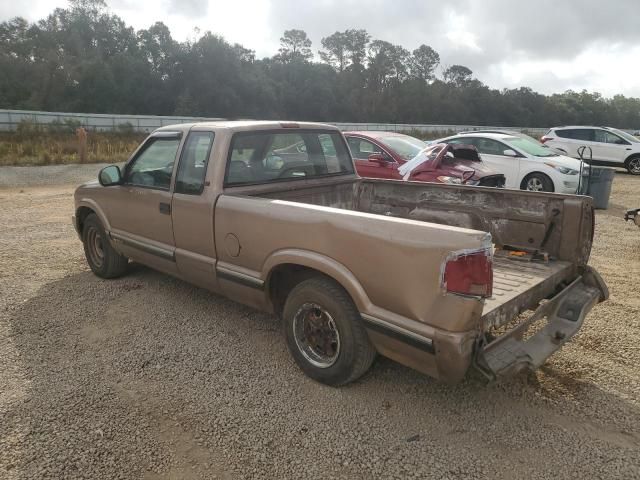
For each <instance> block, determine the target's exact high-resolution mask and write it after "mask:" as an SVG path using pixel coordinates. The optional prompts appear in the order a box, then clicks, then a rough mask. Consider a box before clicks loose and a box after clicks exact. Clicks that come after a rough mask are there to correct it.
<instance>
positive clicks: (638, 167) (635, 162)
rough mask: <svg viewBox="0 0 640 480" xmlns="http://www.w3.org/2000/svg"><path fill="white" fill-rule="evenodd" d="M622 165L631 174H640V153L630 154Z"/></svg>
mask: <svg viewBox="0 0 640 480" xmlns="http://www.w3.org/2000/svg"><path fill="white" fill-rule="evenodd" d="M624 167H625V168H626V169H627V171H628V172H629V173H630V174H631V175H640V155H632V156H630V157H629V158H627V160H626V161H625V162H624Z"/></svg>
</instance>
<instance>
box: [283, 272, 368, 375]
mask: <svg viewBox="0 0 640 480" xmlns="http://www.w3.org/2000/svg"><path fill="white" fill-rule="evenodd" d="M282 317H283V325H284V334H285V339H286V342H287V347H288V348H289V351H290V352H291V355H292V356H293V358H294V360H295V361H296V363H297V364H298V366H299V367H300V368H301V369H302V371H303V372H304V373H306V374H307V375H308V376H309V377H311V378H313V379H314V380H316V381H318V382H321V383H324V384H327V385H332V386H339V385H344V384H346V383H349V382H352V381H354V380H356V379H357V378H359V377H361V376H362V375H364V373H365V372H366V371H367V370H369V367H370V366H371V364H372V363H373V360H374V359H375V356H376V350H375V348H374V347H373V345H372V344H371V342H370V341H369V337H368V335H367V332H366V330H365V328H364V325H363V324H362V320H361V318H360V313H359V312H358V309H357V308H356V306H355V305H354V304H353V301H352V300H351V297H350V296H349V294H348V293H347V292H346V291H345V290H344V289H343V288H342V287H341V286H340V285H338V284H337V283H336V282H334V281H333V280H331V279H329V278H326V277H320V276H319V277H314V278H310V279H308V280H305V281H303V282H302V283H300V284H298V285H297V286H296V287H295V288H294V289H293V290H292V291H291V293H290V294H289V296H288V297H287V300H286V302H285V305H284V310H283V314H282Z"/></svg>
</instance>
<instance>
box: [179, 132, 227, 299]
mask: <svg viewBox="0 0 640 480" xmlns="http://www.w3.org/2000/svg"><path fill="white" fill-rule="evenodd" d="M213 140H214V133H213V132H211V131H196V130H191V131H190V132H189V135H188V137H187V139H186V141H185V144H184V147H183V148H182V153H181V154H180V161H179V163H178V171H177V174H176V181H175V186H174V193H173V198H172V202H171V215H172V218H173V236H174V239H175V246H176V250H175V258H176V264H177V267H178V271H179V272H180V274H181V276H182V277H183V278H185V279H186V280H189V281H190V282H193V283H195V284H197V285H200V286H202V287H204V288H209V289H215V287H216V283H215V279H216V273H215V259H216V253H215V240H214V232H213V229H214V227H213V220H214V219H213V216H214V207H215V198H216V195H217V192H215V191H214V189H213V188H210V187H209V185H208V184H207V181H206V175H207V167H208V165H209V157H210V156H211V150H212V146H213Z"/></svg>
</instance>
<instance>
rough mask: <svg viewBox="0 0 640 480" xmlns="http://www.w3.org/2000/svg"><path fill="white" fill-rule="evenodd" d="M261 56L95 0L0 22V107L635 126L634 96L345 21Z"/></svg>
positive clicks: (638, 119) (299, 34)
mask: <svg viewBox="0 0 640 480" xmlns="http://www.w3.org/2000/svg"><path fill="white" fill-rule="evenodd" d="M280 44H281V46H280V49H279V50H278V52H277V53H275V54H274V55H273V56H272V57H267V58H262V59H258V58H256V55H255V52H254V51H252V50H250V49H247V48H245V47H243V46H242V45H239V44H237V43H236V44H231V43H229V42H227V41H225V39H224V38H222V37H221V36H219V35H215V34H213V33H211V32H206V33H204V34H203V35H201V36H200V38H198V39H195V40H188V41H184V42H180V41H176V40H175V39H174V38H173V37H172V36H171V32H170V30H169V28H168V27H167V26H166V25H165V24H164V23H162V22H157V23H155V24H154V25H152V26H151V27H149V28H148V29H144V30H139V31H135V30H134V29H133V28H132V27H130V26H128V25H127V24H126V23H125V22H124V21H123V20H122V19H121V18H120V17H118V16H116V15H113V14H111V13H110V12H109V10H108V9H107V5H106V3H105V2H104V1H103V0H71V1H70V2H69V7H68V8H57V9H55V10H54V11H53V12H52V13H51V14H50V15H48V16H47V17H46V18H44V19H42V20H40V21H38V22H35V23H29V22H28V21H27V20H25V19H24V18H20V17H18V18H14V19H11V20H8V21H4V22H2V23H1V24H0V108H12V109H27V110H45V111H66V112H90V113H121V114H145V115H188V116H209V117H225V118H231V119H234V118H260V119H297V120H316V121H343V122H390V123H438V124H475V125H495V126H498V125H505V126H530V127H545V126H552V125H563V124H594V125H611V126H617V127H621V128H639V127H640V99H638V98H629V97H625V96H623V95H616V96H614V97H613V98H604V97H602V96H601V95H600V94H598V93H591V92H587V91H582V92H575V91H570V90H569V91H566V92H564V93H558V94H553V95H542V94H540V93H537V92H534V91H533V90H532V89H530V88H527V87H521V88H515V89H502V90H498V89H493V88H490V87H489V86H487V85H484V84H483V83H482V82H481V81H479V80H478V79H476V78H474V76H473V72H472V71H471V70H470V69H469V68H467V67H465V66H464V65H446V64H445V63H443V62H442V61H441V59H440V55H439V54H438V52H436V51H435V50H434V49H433V48H431V47H430V46H428V45H421V46H419V47H418V48H416V49H415V50H413V51H409V50H407V49H405V48H404V47H402V46H400V45H394V44H392V43H390V42H387V41H384V40H377V39H374V38H372V36H371V35H370V34H369V33H368V32H367V31H365V30H361V29H348V30H345V31H343V32H335V33H333V34H331V35H329V36H327V37H324V38H322V41H321V48H320V49H318V50H317V53H318V58H319V60H320V61H316V60H315V55H314V50H312V43H311V40H310V39H309V38H308V37H307V34H306V33H305V32H304V31H303V30H297V29H292V30H287V31H285V32H284V34H283V36H282V38H281V39H280Z"/></svg>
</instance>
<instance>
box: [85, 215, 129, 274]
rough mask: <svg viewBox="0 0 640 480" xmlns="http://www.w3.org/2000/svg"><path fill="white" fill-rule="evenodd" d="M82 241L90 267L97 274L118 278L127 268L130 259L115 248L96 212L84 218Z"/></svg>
mask: <svg viewBox="0 0 640 480" xmlns="http://www.w3.org/2000/svg"><path fill="white" fill-rule="evenodd" d="M82 243H83V244H84V255H85V257H86V258H87V263H88V264H89V268H91V270H92V271H93V273H95V274H96V275H97V276H99V277H102V278H116V277H119V276H121V275H122V274H124V273H125V271H126V270H127V264H128V262H129V259H128V258H127V257H125V256H123V255H120V254H119V253H118V252H116V251H115V250H114V248H113V247H112V246H111V243H109V239H108V238H107V234H106V232H105V231H104V227H103V226H102V223H100V220H99V219H98V217H97V216H96V214H94V213H92V214H90V215H88V216H87V218H86V219H85V220H84V224H83V227H82Z"/></svg>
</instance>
